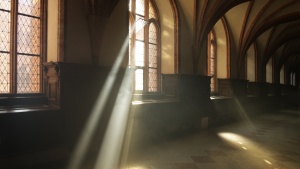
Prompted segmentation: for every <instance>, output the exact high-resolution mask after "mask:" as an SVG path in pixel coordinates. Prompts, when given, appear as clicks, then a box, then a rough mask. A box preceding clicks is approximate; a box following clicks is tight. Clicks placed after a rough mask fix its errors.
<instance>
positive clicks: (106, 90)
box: [67, 19, 148, 169]
mask: <svg viewBox="0 0 300 169" xmlns="http://www.w3.org/2000/svg"><path fill="white" fill-rule="evenodd" d="M137 22H141V23H142V25H143V27H144V26H145V25H146V24H147V23H148V22H147V21H145V20H140V19H139V20H137V21H136V22H135V23H134V24H133V25H132V28H135V25H136V23H137ZM141 28H142V27H141ZM141 28H140V27H139V29H141ZM130 30H131V32H130V33H129V34H128V35H127V37H126V38H125V41H124V43H123V45H122V47H121V50H120V51H119V53H118V56H117V57H116V60H115V62H114V64H113V66H112V68H111V70H110V72H109V74H108V76H107V79H106V81H105V83H104V85H103V87H102V89H101V92H100V94H99V96H98V98H97V99H96V101H95V105H94V107H93V109H92V111H91V113H90V116H89V118H88V120H87V121H86V124H85V127H84V128H83V130H82V133H81V135H80V137H79V140H78V143H77V145H76V147H75V151H74V153H73V154H72V155H71V158H70V162H69V164H68V167H67V169H79V168H80V166H81V165H82V163H83V160H84V156H85V155H86V153H87V150H88V147H89V144H90V143H91V139H92V137H93V135H94V133H95V131H96V129H97V125H98V123H99V121H100V119H101V116H102V114H103V110H104V108H105V105H106V104H107V100H108V97H109V94H110V93H111V91H112V89H113V85H114V83H115V81H116V79H117V76H118V72H119V70H120V67H121V64H122V62H123V61H124V57H125V56H127V55H126V52H127V49H128V45H129V41H128V39H129V35H132V32H133V31H139V30H135V29H130ZM132 69H134V68H132ZM132 74H133V73H132V71H131V69H126V72H125V77H123V80H122V85H121V87H120V91H119V93H118V96H117V102H116V103H117V105H115V106H114V109H113V112H112V116H111V118H112V119H111V120H110V122H109V126H108V129H109V130H108V131H106V134H105V138H104V142H103V144H104V145H105V146H107V147H105V146H103V145H102V146H101V148H102V149H101V151H100V153H99V157H98V161H97V162H96V165H95V167H96V168H97V167H99V166H101V168H102V166H103V165H104V166H105V167H104V168H105V169H109V168H106V167H113V166H114V165H115V164H113V163H114V162H113V161H111V160H113V159H114V158H113V156H114V157H116V156H118V155H120V149H121V148H122V147H120V146H121V145H122V144H121V143H120V142H114V145H112V144H109V146H108V145H107V144H108V143H109V142H110V141H111V139H113V138H114V137H122V138H123V137H124V136H121V135H123V134H124V133H125V127H124V126H126V122H127V120H125V119H127V116H128V110H129V108H128V106H129V105H127V102H128V104H129V103H130V101H131V97H132V91H130V92H129V91H128V90H129V89H130V85H131V84H130V83H131V79H132V78H131V76H132ZM123 85H124V86H123ZM130 90H131V89H130ZM129 95H131V96H129ZM124 96H126V97H124ZM120 110H122V112H123V114H122V115H120V112H121V111H120ZM125 110H127V112H124V111H125ZM116 111H120V112H117V113H116ZM120 117H122V119H121V120H122V123H120V124H119V123H118V122H120V121H119V120H120ZM112 124H114V125H116V124H118V125H120V127H121V126H123V128H121V129H120V130H119V131H114V132H111V131H112ZM115 127H116V126H115ZM116 133H118V134H117V135H116ZM120 141H123V140H120ZM114 146H117V147H114ZM111 147H114V148H115V151H113V152H112V150H111ZM107 148H110V149H109V150H108V149H107ZM103 153H106V156H108V154H109V156H110V157H111V158H112V159H102V158H103V157H102V156H101V155H100V154H103ZM118 153H119V154H118ZM104 161H106V162H105V163H103V162H104ZM100 162H101V164H100ZM102 163H103V164H102Z"/></svg>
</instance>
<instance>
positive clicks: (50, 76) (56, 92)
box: [43, 62, 60, 106]
mask: <svg viewBox="0 0 300 169" xmlns="http://www.w3.org/2000/svg"><path fill="white" fill-rule="evenodd" d="M43 66H44V75H45V93H46V96H47V97H48V99H49V103H52V104H55V105H57V106H60V66H59V64H58V63H54V62H48V63H43Z"/></svg>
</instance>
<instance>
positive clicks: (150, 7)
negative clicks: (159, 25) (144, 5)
mask: <svg viewBox="0 0 300 169" xmlns="http://www.w3.org/2000/svg"><path fill="white" fill-rule="evenodd" d="M149 18H154V19H156V13H155V10H154V7H153V5H152V3H151V2H150V1H149Z"/></svg>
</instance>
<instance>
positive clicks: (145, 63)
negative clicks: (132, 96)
mask: <svg viewBox="0 0 300 169" xmlns="http://www.w3.org/2000/svg"><path fill="white" fill-rule="evenodd" d="M154 6H155V5H154V2H152V1H151V0H130V2H129V11H130V16H131V19H130V27H129V31H130V32H132V31H131V29H135V31H133V32H134V33H133V34H132V35H130V40H129V41H130V42H129V46H130V47H129V48H130V49H129V66H130V67H133V68H135V77H134V89H135V91H136V92H158V91H159V74H160V60H159V58H160V52H159V51H160V46H159V37H160V35H159V25H158V23H159V22H158V17H157V16H158V13H157V11H156V8H155V7H154ZM132 18H134V19H132ZM133 20H134V22H133Z"/></svg>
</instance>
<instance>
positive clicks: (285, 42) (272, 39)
mask: <svg viewBox="0 0 300 169" xmlns="http://www.w3.org/2000/svg"><path fill="white" fill-rule="evenodd" d="M221 18H223V20H225V21H226V22H227V26H228V29H229V30H230V38H231V42H232V43H231V46H232V47H231V50H235V51H233V52H231V54H234V55H236V57H237V64H238V66H239V67H243V66H245V65H243V64H244V63H245V62H244V61H245V58H246V56H247V51H248V50H249V48H250V46H251V45H253V44H254V45H255V46H257V47H256V48H255V49H256V54H257V56H256V57H257V58H258V61H259V63H258V66H259V67H258V69H261V70H263V69H264V67H265V65H266V64H267V62H268V60H269V59H270V58H273V61H274V68H275V69H274V71H277V72H278V71H280V69H281V67H282V66H283V65H285V67H286V70H287V71H289V72H291V71H292V72H297V71H299V69H300V68H299V67H300V59H299V58H300V1H299V0H284V1H283V0H227V1H221V0H198V1H196V21H195V30H196V37H195V39H194V43H195V44H197V45H198V46H199V47H200V48H201V45H203V44H205V43H206V42H205V41H206V38H205V36H207V34H208V33H209V31H210V30H211V29H213V27H214V25H215V23H216V22H217V21H218V20H219V19H221ZM196 57H197V56H196Z"/></svg>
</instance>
